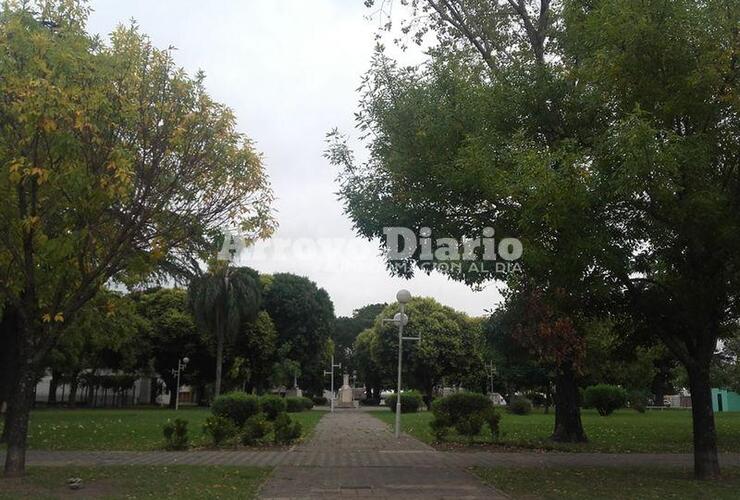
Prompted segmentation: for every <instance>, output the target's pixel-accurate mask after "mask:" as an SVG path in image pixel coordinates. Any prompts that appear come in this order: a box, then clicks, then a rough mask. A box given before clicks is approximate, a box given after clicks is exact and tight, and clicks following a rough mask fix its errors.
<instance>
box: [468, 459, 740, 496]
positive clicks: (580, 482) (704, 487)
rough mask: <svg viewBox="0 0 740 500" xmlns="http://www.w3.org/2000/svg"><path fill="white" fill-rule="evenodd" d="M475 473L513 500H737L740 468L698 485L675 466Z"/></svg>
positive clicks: (686, 471)
mask: <svg viewBox="0 0 740 500" xmlns="http://www.w3.org/2000/svg"><path fill="white" fill-rule="evenodd" d="M473 472H474V473H475V474H476V475H477V476H478V477H480V478H481V479H482V480H483V481H484V482H486V483H489V484H491V485H493V486H494V487H496V488H498V489H499V490H501V491H503V492H504V493H506V494H508V495H510V496H511V497H512V498H527V499H531V500H535V499H549V498H553V499H555V498H557V499H560V498H569V499H570V498H576V499H577V498H584V499H591V498H606V499H609V498H614V499H622V498H645V499H648V498H654V499H663V498H697V499H698V498H712V499H723V498H727V499H736V498H738V491H740V468H737V467H734V468H731V467H724V468H723V469H722V479H720V480H719V481H696V480H694V479H693V477H692V471H691V470H690V469H687V468H675V467H618V468H617V467H614V468H609V467H600V468H596V467H581V468H578V469H570V468H531V469H524V468H516V467H510V468H509V467H506V468H498V467H497V468H482V467H481V468H475V469H473Z"/></svg>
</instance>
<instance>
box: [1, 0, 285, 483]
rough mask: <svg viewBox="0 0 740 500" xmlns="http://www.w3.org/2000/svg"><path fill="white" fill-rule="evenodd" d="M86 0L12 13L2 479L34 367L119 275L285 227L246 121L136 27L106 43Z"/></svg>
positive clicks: (15, 471)
mask: <svg viewBox="0 0 740 500" xmlns="http://www.w3.org/2000/svg"><path fill="white" fill-rule="evenodd" d="M88 12H89V9H88V7H87V5H86V4H85V3H84V2H82V1H75V0H39V1H38V2H22V3H20V2H19V3H16V2H6V3H3V4H2V7H0V45H1V46H2V47H3V50H2V52H1V53H0V67H2V75H3V77H2V78H1V79H0V95H1V96H2V99H0V116H2V125H1V126H0V234H1V235H2V238H0V270H1V271H0V273H2V274H1V275H0V304H3V307H4V310H5V311H10V312H11V313H12V314H14V315H15V316H16V325H15V327H16V328H17V338H18V342H17V345H16V346H15V348H16V352H17V359H18V360H20V362H19V363H18V366H17V369H16V370H15V373H14V374H13V378H14V383H13V384H12V387H13V391H12V394H11V395H10V396H9V407H8V414H7V418H6V422H7V425H8V433H7V443H8V445H7V454H6V461H5V473H6V475H9V476H17V475H21V474H23V472H24V470H25V449H26V434H27V426H28V415H29V409H30V405H31V398H32V394H33V389H34V386H35V372H36V370H37V369H38V368H39V366H40V364H41V363H42V362H43V360H44V359H45V358H46V356H47V355H48V353H49V351H50V350H51V349H52V348H53V347H54V345H56V343H57V342H58V341H59V339H60V338H61V337H62V336H63V335H64V333H65V330H66V329H67V326H68V325H69V324H71V323H72V322H73V320H74V317H75V316H76V314H77V313H78V312H79V311H80V309H81V308H82V307H83V306H84V305H85V304H86V303H87V302H88V301H90V300H91V299H92V298H93V297H94V296H95V295H96V293H97V292H98V290H99V289H100V288H101V287H102V286H103V285H104V284H105V283H108V282H110V281H118V282H122V283H126V284H130V283H132V282H138V281H141V280H145V279H148V278H150V277H152V276H154V275H156V274H157V273H160V274H161V273H168V274H174V273H182V272H185V271H186V269H188V268H193V267H195V266H196V265H197V262H198V259H200V258H206V257H207V255H208V254H209V253H210V251H211V250H212V248H211V247H212V242H213V236H214V234H215V233H216V232H217V231H218V229H219V228H220V227H223V226H240V227H241V228H242V229H243V231H244V232H245V233H247V234H250V235H253V236H254V237H260V236H266V235H267V234H269V233H270V231H271V230H272V228H273V223H272V219H271V212H270V203H271V198H272V195H271V191H270V188H269V183H268V181H267V178H266V176H265V173H264V170H263V168H262V164H261V161H260V157H259V155H258V154H257V153H256V152H255V151H254V149H253V148H252V146H251V143H250V142H249V140H248V139H247V138H245V137H244V136H243V135H242V134H240V133H239V132H237V130H236V125H235V117H234V115H233V113H232V112H231V111H230V110H229V109H228V108H226V107H225V106H223V105H221V104H219V103H217V102H215V101H213V100H212V99H211V98H210V97H209V96H208V94H207V93H206V91H205V88H204V77H203V76H202V75H200V74H199V75H198V76H196V77H195V78H191V77H189V76H188V75H187V74H186V73H185V72H184V71H183V70H181V69H179V68H178V67H177V66H176V65H175V63H174V61H173V59H172V56H171V54H170V52H169V51H163V50H159V49H156V48H155V47H153V46H152V44H151V42H150V41H149V39H148V38H147V37H146V36H145V35H143V34H142V33H140V32H139V30H138V28H136V27H135V26H130V27H119V28H117V29H116V30H114V32H113V33H112V35H111V38H110V42H109V43H103V42H101V41H100V40H99V38H97V37H93V36H90V35H88V34H87V33H86V31H85V22H86V18H87V14H88Z"/></svg>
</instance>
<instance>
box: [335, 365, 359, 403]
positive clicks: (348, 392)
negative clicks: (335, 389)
mask: <svg viewBox="0 0 740 500" xmlns="http://www.w3.org/2000/svg"><path fill="white" fill-rule="evenodd" d="M358 406H359V401H355V400H354V394H353V391H352V387H350V385H349V375H348V374H346V373H345V374H344V377H343V380H342V387H341V388H340V389H339V399H338V400H337V401H336V403H334V407H335V408H357V407H358Z"/></svg>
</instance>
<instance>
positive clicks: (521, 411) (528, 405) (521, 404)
mask: <svg viewBox="0 0 740 500" xmlns="http://www.w3.org/2000/svg"><path fill="white" fill-rule="evenodd" d="M506 409H507V410H508V412H509V413H513V414H514V415H529V414H530V413H532V402H531V401H530V400H528V399H527V398H522V397H515V398H512V400H511V402H510V403H509V405H508V406H507V407H506Z"/></svg>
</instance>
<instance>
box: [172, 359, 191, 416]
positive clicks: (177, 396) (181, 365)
mask: <svg viewBox="0 0 740 500" xmlns="http://www.w3.org/2000/svg"><path fill="white" fill-rule="evenodd" d="M189 362H190V358H188V357H187V356H186V357H184V358H182V359H178V360H177V370H172V374H173V375H174V374H175V371H177V387H175V410H177V409H178V408H179V407H180V372H181V371H182V370H184V369H185V367H186V366H187V364H188V363H189Z"/></svg>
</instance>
